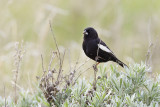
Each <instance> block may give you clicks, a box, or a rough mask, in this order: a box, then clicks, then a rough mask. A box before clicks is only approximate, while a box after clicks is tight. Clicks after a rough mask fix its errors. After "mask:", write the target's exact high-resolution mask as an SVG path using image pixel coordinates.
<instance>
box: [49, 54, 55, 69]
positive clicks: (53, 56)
mask: <svg viewBox="0 0 160 107" xmlns="http://www.w3.org/2000/svg"><path fill="white" fill-rule="evenodd" d="M54 58H55V55H54V52H52V56H51V60H50V62H49V66H48V71H51V64H52V62H53V59H54Z"/></svg>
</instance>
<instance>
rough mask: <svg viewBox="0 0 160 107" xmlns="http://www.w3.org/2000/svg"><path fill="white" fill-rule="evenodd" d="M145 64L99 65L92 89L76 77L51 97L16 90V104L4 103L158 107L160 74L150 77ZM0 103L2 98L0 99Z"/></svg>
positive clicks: (8, 104) (78, 106)
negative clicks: (109, 66) (121, 68)
mask: <svg viewBox="0 0 160 107" xmlns="http://www.w3.org/2000/svg"><path fill="white" fill-rule="evenodd" d="M148 71H149V69H148V67H147V66H145V64H143V63H142V64H135V65H133V66H130V67H129V69H128V68H125V69H124V71H118V70H117V67H114V66H111V68H110V69H109V70H107V71H106V67H99V68H98V72H99V73H100V75H99V76H98V78H97V83H96V87H97V88H96V90H94V89H93V84H92V83H93V81H88V80H85V79H80V78H79V80H78V81H77V82H76V83H75V84H74V85H69V86H68V87H67V88H65V89H63V88H62V89H60V91H59V92H57V93H56V94H55V95H54V96H52V100H50V102H47V100H46V99H45V96H44V95H43V93H42V92H41V91H40V89H37V92H36V93H35V94H31V93H29V92H28V91H22V92H21V93H20V96H19V99H18V101H17V104H14V101H13V100H12V99H11V98H10V97H8V98H7V101H6V102H7V106H16V107H31V106H32V107H33V106H34V107H36V106H42V105H43V106H46V107H47V106H51V105H50V104H52V106H59V107H106V106H107V107H129V106H130V107H146V106H149V107H158V106H159V104H160V75H159V76H156V77H157V78H156V79H153V78H151V77H150V73H148ZM0 106H4V99H2V98H0Z"/></svg>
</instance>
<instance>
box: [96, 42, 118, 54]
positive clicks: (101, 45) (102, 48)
mask: <svg viewBox="0 0 160 107" xmlns="http://www.w3.org/2000/svg"><path fill="white" fill-rule="evenodd" d="M98 47H99V49H101V50H102V51H105V52H107V53H109V54H112V55H114V53H113V52H112V51H111V50H110V49H109V48H108V46H107V45H106V44H105V43H104V42H103V41H102V40H100V41H99V43H98ZM114 56H115V55H114Z"/></svg>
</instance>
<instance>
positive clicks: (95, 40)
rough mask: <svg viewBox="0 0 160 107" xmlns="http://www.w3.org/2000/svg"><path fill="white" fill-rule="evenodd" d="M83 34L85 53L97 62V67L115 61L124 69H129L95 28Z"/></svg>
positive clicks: (86, 30) (88, 29)
mask: <svg viewBox="0 0 160 107" xmlns="http://www.w3.org/2000/svg"><path fill="white" fill-rule="evenodd" d="M83 34H84V37H83V50H84V53H85V54H86V55H87V56H88V57H89V58H91V59H93V60H95V61H96V62H97V64H96V66H97V65H98V64H99V63H101V62H108V61H113V62H116V63H118V64H119V65H120V66H122V67H127V65H126V64H124V63H123V62H122V61H120V60H119V59H118V58H117V57H116V56H115V55H114V53H113V52H112V51H111V50H110V49H109V48H108V46H107V45H106V44H105V43H104V42H103V41H102V40H101V39H100V38H99V37H98V33H97V32H96V30H95V29H94V28H92V27H88V28H86V29H84V32H83ZM127 68H128V67H127Z"/></svg>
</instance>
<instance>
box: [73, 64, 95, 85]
mask: <svg viewBox="0 0 160 107" xmlns="http://www.w3.org/2000/svg"><path fill="white" fill-rule="evenodd" d="M92 67H93V66H90V67H88V68H87V69H85V70H84V71H83V72H82V73H80V74H79V75H78V76H77V78H76V79H75V81H74V83H73V84H72V85H74V84H75V83H76V81H77V80H78V78H79V77H80V76H81V75H82V74H83V73H84V72H86V71H88V70H89V69H91V68H92Z"/></svg>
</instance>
